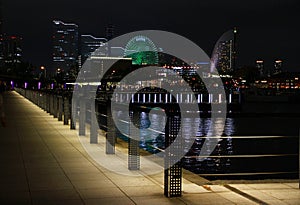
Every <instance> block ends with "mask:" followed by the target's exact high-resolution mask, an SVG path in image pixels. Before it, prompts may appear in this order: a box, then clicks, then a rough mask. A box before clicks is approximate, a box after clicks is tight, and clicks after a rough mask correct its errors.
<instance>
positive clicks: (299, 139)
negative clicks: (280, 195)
mask: <svg viewBox="0 0 300 205" xmlns="http://www.w3.org/2000/svg"><path fill="white" fill-rule="evenodd" d="M298 171H299V189H300V129H299V170H298Z"/></svg>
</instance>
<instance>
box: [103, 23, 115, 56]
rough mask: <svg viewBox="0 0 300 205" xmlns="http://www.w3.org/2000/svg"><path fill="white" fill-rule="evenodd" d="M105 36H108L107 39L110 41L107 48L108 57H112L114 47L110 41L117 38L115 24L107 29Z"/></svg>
mask: <svg viewBox="0 0 300 205" xmlns="http://www.w3.org/2000/svg"><path fill="white" fill-rule="evenodd" d="M105 35H106V39H107V40H108V43H107V47H108V56H112V50H111V47H112V46H113V45H111V44H110V42H109V41H110V40H111V39H113V38H114V36H115V27H114V25H113V24H110V25H108V26H107V27H106V29H105Z"/></svg>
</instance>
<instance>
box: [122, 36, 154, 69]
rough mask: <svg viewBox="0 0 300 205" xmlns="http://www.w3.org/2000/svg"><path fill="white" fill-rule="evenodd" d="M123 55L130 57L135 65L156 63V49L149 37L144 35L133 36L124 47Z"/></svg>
mask: <svg viewBox="0 0 300 205" xmlns="http://www.w3.org/2000/svg"><path fill="white" fill-rule="evenodd" d="M124 57H129V58H132V64H135V65H157V64H158V50H157V47H156V46H155V44H154V43H153V41H152V40H151V39H149V38H148V37H146V36H141V35H140V36H135V37H133V38H132V39H130V40H129V41H128V43H127V45H126V47H125V51H124Z"/></svg>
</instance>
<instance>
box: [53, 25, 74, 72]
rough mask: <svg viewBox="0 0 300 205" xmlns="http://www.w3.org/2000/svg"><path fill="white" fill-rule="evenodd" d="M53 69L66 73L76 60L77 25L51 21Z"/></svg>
mask: <svg viewBox="0 0 300 205" xmlns="http://www.w3.org/2000/svg"><path fill="white" fill-rule="evenodd" d="M52 39H53V41H52V42H53V69H54V71H57V70H62V71H68V70H70V69H71V68H72V67H74V66H76V63H77V60H78V25H76V24H73V23H64V22H62V21H57V20H55V21H53V36H52Z"/></svg>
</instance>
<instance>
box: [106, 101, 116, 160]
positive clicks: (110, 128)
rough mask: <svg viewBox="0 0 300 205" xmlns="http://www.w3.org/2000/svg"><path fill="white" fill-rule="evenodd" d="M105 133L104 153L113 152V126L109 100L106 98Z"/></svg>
mask: <svg viewBox="0 0 300 205" xmlns="http://www.w3.org/2000/svg"><path fill="white" fill-rule="evenodd" d="M106 103H107V106H106V109H107V112H106V113H107V114H106V117H107V119H106V120H107V133H106V154H115V126H114V122H113V118H112V112H111V102H110V100H107V102H106Z"/></svg>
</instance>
